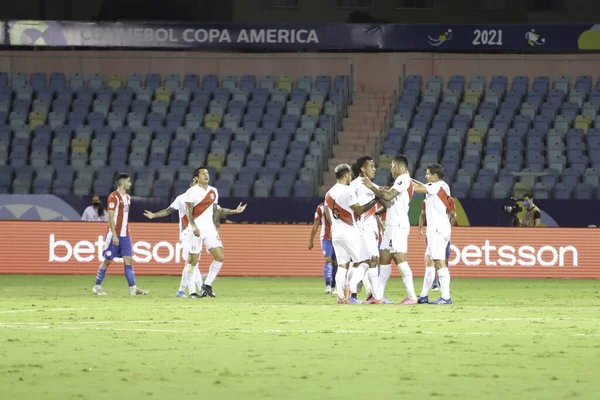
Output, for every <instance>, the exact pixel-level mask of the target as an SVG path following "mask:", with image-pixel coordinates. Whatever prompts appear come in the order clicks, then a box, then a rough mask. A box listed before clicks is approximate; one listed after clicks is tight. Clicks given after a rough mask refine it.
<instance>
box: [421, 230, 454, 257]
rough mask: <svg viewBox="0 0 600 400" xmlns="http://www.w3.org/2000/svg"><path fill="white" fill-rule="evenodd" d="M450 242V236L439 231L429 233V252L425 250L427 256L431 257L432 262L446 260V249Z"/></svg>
mask: <svg viewBox="0 0 600 400" xmlns="http://www.w3.org/2000/svg"><path fill="white" fill-rule="evenodd" d="M449 242H450V234H446V233H443V232H438V231H432V232H429V231H428V232H427V250H425V255H426V256H429V257H431V259H432V260H445V259H446V247H448V243H449Z"/></svg>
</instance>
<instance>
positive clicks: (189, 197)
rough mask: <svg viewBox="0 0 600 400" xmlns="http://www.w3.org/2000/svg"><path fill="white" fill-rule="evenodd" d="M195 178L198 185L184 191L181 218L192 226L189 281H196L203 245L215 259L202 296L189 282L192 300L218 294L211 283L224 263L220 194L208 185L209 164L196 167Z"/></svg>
mask: <svg viewBox="0 0 600 400" xmlns="http://www.w3.org/2000/svg"><path fill="white" fill-rule="evenodd" d="M194 178H196V179H197V180H198V184H197V185H195V186H192V187H191V188H189V189H188V190H187V192H185V206H186V215H185V216H184V217H183V219H182V224H183V227H184V229H190V233H189V234H187V235H186V236H187V242H188V247H187V250H188V253H189V254H188V261H187V265H186V271H187V277H188V282H194V276H195V275H196V270H197V269H198V260H199V257H200V252H201V251H202V246H203V245H204V246H206V248H207V250H208V251H209V252H210V253H211V254H212V256H213V262H212V263H211V264H210V268H209V270H208V275H207V277H206V281H205V282H204V284H203V285H202V289H201V293H200V295H198V293H196V290H195V289H194V285H188V293H189V297H190V298H193V299H194V298H200V297H206V296H210V297H215V294H214V292H213V290H212V283H213V282H214V280H215V279H216V278H217V275H218V274H219V271H220V270H221V267H222V266H223V244H222V243H221V239H220V238H219V233H218V232H217V227H216V225H215V223H216V222H218V218H219V214H217V213H216V209H217V207H218V206H217V203H218V201H219V194H218V192H217V189H216V188H215V187H213V186H210V185H209V184H208V183H209V181H210V175H209V174H208V169H207V168H206V167H199V168H196V170H195V171H194ZM245 209H246V205H242V204H241V203H240V205H239V206H238V208H237V209H235V210H232V214H239V213H241V212H243V211H244V210H245ZM188 225H189V227H188Z"/></svg>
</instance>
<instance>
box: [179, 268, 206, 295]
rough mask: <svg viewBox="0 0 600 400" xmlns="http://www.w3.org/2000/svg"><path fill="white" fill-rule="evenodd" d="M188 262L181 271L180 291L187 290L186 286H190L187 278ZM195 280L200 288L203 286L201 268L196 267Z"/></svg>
mask: <svg viewBox="0 0 600 400" xmlns="http://www.w3.org/2000/svg"><path fill="white" fill-rule="evenodd" d="M186 267H187V264H186V266H185V267H183V271H181V284H180V285H179V291H180V292H183V291H185V288H187V287H188V278H187V269H186ZM194 281H195V282H196V286H197V287H198V290H200V288H202V274H201V273H200V268H194Z"/></svg>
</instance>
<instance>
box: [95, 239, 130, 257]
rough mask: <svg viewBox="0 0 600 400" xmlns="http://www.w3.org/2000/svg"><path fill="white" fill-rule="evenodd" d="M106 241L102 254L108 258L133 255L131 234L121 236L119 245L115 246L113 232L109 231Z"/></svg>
mask: <svg viewBox="0 0 600 400" xmlns="http://www.w3.org/2000/svg"><path fill="white" fill-rule="evenodd" d="M104 240H105V241H106V243H105V244H104V251H103V252H102V255H103V256H104V258H106V259H107V260H112V259H114V258H122V257H131V255H132V251H131V237H130V236H119V245H118V246H115V245H114V244H113V242H112V234H110V233H108V234H106V236H105V237H104Z"/></svg>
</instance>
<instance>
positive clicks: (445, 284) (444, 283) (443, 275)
mask: <svg viewBox="0 0 600 400" xmlns="http://www.w3.org/2000/svg"><path fill="white" fill-rule="evenodd" d="M438 276H439V278H440V288H441V290H442V298H443V299H446V300H449V299H450V270H449V269H448V268H446V267H443V268H440V269H439V270H438Z"/></svg>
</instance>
